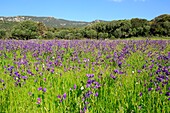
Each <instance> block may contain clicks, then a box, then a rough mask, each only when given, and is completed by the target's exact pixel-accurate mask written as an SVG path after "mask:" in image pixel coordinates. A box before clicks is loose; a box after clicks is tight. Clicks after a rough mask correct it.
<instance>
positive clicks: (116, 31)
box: [0, 14, 170, 40]
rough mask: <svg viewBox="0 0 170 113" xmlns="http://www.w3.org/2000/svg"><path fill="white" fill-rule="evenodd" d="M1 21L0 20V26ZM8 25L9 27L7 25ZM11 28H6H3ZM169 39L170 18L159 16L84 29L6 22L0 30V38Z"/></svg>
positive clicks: (99, 24)
mask: <svg viewBox="0 0 170 113" xmlns="http://www.w3.org/2000/svg"><path fill="white" fill-rule="evenodd" d="M1 23H2V21H0V24H1ZM11 24H12V25H11ZM10 25H11V26H12V27H7V26H10ZM154 36H156V37H169V36H170V15H169V14H163V15H160V16H157V17H155V18H154V19H152V20H150V21H149V20H147V19H141V18H132V19H130V20H113V21H109V22H105V21H101V22H94V23H92V24H90V25H87V26H84V27H78V28H76V27H67V28H65V27H61V28H56V27H49V26H46V25H45V24H44V23H42V22H35V21H23V22H16V23H9V22H7V23H6V24H5V26H1V27H0V39H18V40H28V39H67V40H72V39H84V38H86V39H119V38H121V39H124V38H131V37H154Z"/></svg>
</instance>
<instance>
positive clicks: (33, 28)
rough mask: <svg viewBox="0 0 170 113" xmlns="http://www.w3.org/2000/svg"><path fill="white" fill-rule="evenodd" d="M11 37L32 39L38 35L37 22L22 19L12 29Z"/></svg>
mask: <svg viewBox="0 0 170 113" xmlns="http://www.w3.org/2000/svg"><path fill="white" fill-rule="evenodd" d="M11 34H12V37H13V38H15V39H22V40H23V39H26V40H28V39H34V38H37V37H38V27H37V23H36V22H33V21H23V22H21V23H20V24H18V25H16V26H14V27H13V29H12V32H11Z"/></svg>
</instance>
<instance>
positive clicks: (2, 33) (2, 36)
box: [0, 29, 6, 39]
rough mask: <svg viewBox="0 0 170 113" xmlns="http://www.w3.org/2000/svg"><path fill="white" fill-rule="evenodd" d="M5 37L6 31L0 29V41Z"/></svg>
mask: <svg viewBox="0 0 170 113" xmlns="http://www.w3.org/2000/svg"><path fill="white" fill-rule="evenodd" d="M5 36H6V31H5V30H3V29H0V39H2V38H4V37H5Z"/></svg>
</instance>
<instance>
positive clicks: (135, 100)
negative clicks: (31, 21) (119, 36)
mask: <svg viewBox="0 0 170 113" xmlns="http://www.w3.org/2000/svg"><path fill="white" fill-rule="evenodd" d="M0 70H1V71H0V112H1V113H169V111H170V107H169V106H170V82H169V81H170V41H169V40H165V41H162V40H155V41H153V40H139V41H131V40H129V41H127V40H114V41H111V40H106V41H104V40H93V41H92V40H72V41H68V40H50V41H48V40H36V41H35V40H28V41H17V40H0Z"/></svg>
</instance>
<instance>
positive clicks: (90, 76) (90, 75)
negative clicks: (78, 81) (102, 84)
mask: <svg viewBox="0 0 170 113" xmlns="http://www.w3.org/2000/svg"><path fill="white" fill-rule="evenodd" d="M86 76H87V77H88V78H93V77H94V74H87V75H86Z"/></svg>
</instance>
